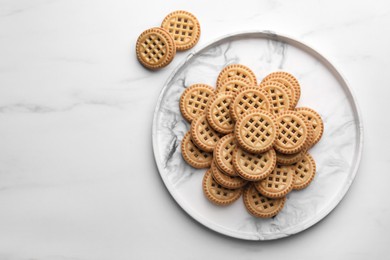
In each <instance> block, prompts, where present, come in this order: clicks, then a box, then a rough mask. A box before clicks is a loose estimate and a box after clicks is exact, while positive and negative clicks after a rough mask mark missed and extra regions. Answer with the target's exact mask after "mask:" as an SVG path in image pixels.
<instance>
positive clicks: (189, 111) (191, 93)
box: [180, 84, 214, 123]
mask: <svg viewBox="0 0 390 260" xmlns="http://www.w3.org/2000/svg"><path fill="white" fill-rule="evenodd" d="M212 97H214V89H213V87H211V86H209V85H206V84H194V85H191V86H190V87H188V88H186V90H185V91H184V92H183V94H182V95H181V97H180V111H181V114H182V115H183V117H184V118H185V119H186V120H187V121H188V122H190V123H191V122H192V120H194V118H197V117H198V116H199V115H202V114H203V113H204V112H205V111H206V107H207V103H208V101H209V99H210V98H212Z"/></svg>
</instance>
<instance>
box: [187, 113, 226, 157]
mask: <svg viewBox="0 0 390 260" xmlns="http://www.w3.org/2000/svg"><path fill="white" fill-rule="evenodd" d="M190 131H191V138H192V140H193V141H194V144H195V145H196V146H197V147H198V148H200V149H201V150H203V151H205V152H213V150H214V148H215V146H216V145H217V142H218V141H219V138H220V134H219V133H217V132H216V131H215V130H214V129H213V128H212V127H211V126H210V125H209V123H208V122H207V120H206V115H201V116H199V117H197V118H196V119H195V120H193V121H192V123H191V130H190Z"/></svg>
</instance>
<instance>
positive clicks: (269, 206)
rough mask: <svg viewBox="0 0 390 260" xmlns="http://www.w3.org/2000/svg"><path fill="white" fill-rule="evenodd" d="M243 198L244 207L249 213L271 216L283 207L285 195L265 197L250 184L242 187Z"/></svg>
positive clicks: (261, 216) (262, 216)
mask: <svg viewBox="0 0 390 260" xmlns="http://www.w3.org/2000/svg"><path fill="white" fill-rule="evenodd" d="M243 200H244V205H245V208H246V209H247V210H248V212H249V213H250V214H251V215H253V216H255V217H258V218H271V217H273V216H276V215H277V214H278V213H279V212H280V211H281V210H282V209H283V206H284V203H285V201H286V197H283V198H280V199H270V198H267V197H265V196H263V195H262V194H261V193H260V192H259V191H258V190H257V189H256V188H255V187H254V185H253V184H251V185H248V186H247V187H246V188H245V189H244V193H243Z"/></svg>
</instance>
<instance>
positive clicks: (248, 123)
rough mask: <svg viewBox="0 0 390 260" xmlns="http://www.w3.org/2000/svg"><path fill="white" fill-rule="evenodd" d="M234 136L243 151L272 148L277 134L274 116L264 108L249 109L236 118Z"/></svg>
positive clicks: (264, 150) (253, 151)
mask: <svg viewBox="0 0 390 260" xmlns="http://www.w3.org/2000/svg"><path fill="white" fill-rule="evenodd" d="M234 136H235V137H236V139H237V142H238V144H239V145H240V147H241V148H242V149H244V150H245V151H247V152H249V153H263V152H266V151H268V150H270V149H271V148H272V146H273V145H274V143H275V141H276V137H277V136H278V126H277V124H276V121H275V117H274V116H273V115H272V114H271V113H270V112H267V111H264V110H253V111H249V112H247V113H245V114H243V115H242V116H241V117H240V118H239V119H238V121H237V123H236V126H235V128H234Z"/></svg>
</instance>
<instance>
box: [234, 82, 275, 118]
mask: <svg viewBox="0 0 390 260" xmlns="http://www.w3.org/2000/svg"><path fill="white" fill-rule="evenodd" d="M271 107H272V105H271V99H270V97H269V96H268V94H267V93H266V92H265V91H264V90H262V89H260V88H259V87H246V88H242V89H241V90H240V91H239V92H238V93H236V94H235V95H234V97H233V101H232V105H231V106H230V115H231V117H232V118H233V120H234V121H237V120H238V118H239V117H240V116H241V115H242V114H244V113H246V112H248V111H250V110H258V109H262V110H265V111H270V109H271Z"/></svg>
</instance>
